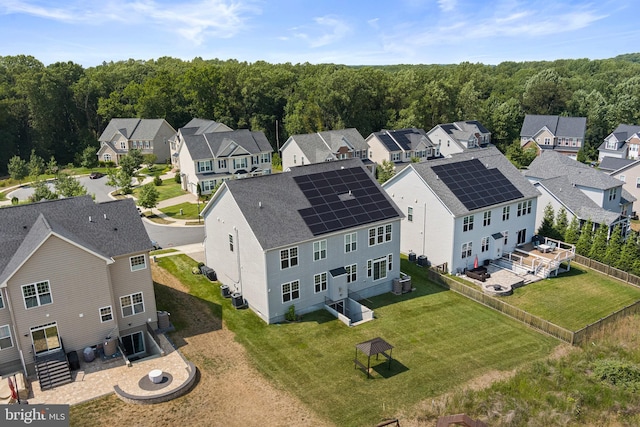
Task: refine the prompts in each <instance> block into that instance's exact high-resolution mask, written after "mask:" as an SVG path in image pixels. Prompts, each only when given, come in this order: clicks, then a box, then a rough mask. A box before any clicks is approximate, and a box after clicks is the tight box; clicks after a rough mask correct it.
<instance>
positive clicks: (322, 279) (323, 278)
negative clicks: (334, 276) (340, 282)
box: [313, 271, 328, 294]
mask: <svg viewBox="0 0 640 427" xmlns="http://www.w3.org/2000/svg"><path fill="white" fill-rule="evenodd" d="M318 279H319V282H318V281H316V280H318ZM318 286H320V290H318ZM327 289H328V279H327V272H326V271H325V272H323V273H318V274H314V275H313V293H314V294H319V293H322V292H326V291H327Z"/></svg>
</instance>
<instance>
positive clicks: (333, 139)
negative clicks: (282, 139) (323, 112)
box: [283, 128, 369, 163]
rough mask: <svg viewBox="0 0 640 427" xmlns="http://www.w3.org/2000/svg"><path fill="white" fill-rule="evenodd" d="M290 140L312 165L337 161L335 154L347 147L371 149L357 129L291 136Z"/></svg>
mask: <svg viewBox="0 0 640 427" xmlns="http://www.w3.org/2000/svg"><path fill="white" fill-rule="evenodd" d="M289 140H293V141H295V142H296V144H297V145H298V147H299V148H300V150H301V151H302V152H303V153H304V155H305V157H306V158H307V159H308V160H309V162H310V163H318V162H324V161H326V160H327V159H335V158H336V157H335V153H337V152H338V150H339V149H340V147H342V146H345V145H348V146H351V147H353V149H354V150H368V149H369V146H368V145H367V143H366V142H365V140H364V138H363V137H362V135H360V132H358V130H357V129H355V128H348V129H339V130H330V131H324V132H316V133H307V134H299V135H291V136H290V137H289ZM289 140H287V143H289ZM345 141H346V142H345ZM283 148H284V146H283Z"/></svg>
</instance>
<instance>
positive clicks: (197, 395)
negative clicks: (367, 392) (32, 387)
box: [71, 264, 330, 427]
mask: <svg viewBox="0 0 640 427" xmlns="http://www.w3.org/2000/svg"><path fill="white" fill-rule="evenodd" d="M152 274H153V280H154V282H156V284H157V286H163V287H165V289H164V290H166V291H167V292H168V293H169V294H170V297H171V299H172V302H173V308H172V312H171V317H172V320H173V319H174V317H175V318H176V320H179V321H180V322H181V324H182V325H184V327H182V328H181V330H180V331H179V332H177V333H174V334H172V335H171V338H172V340H173V341H174V342H175V343H176V344H177V345H178V347H179V349H180V351H181V352H182V353H183V354H184V355H185V356H186V357H187V358H188V359H189V360H191V361H192V362H193V363H195V365H196V366H197V367H198V369H199V370H200V380H199V382H198V383H197V385H196V386H195V388H194V389H193V390H192V391H191V392H190V393H188V394H187V395H185V396H183V397H181V398H179V399H176V400H173V401H171V402H166V403H161V404H157V405H144V406H139V405H128V404H125V403H123V402H121V401H120V400H118V399H117V398H116V397H115V396H109V397H107V398H104V399H99V400H96V401H94V402H92V403H90V404H88V405H85V406H84V407H83V410H82V414H74V413H73V411H72V417H71V421H72V425H94V426H95V425H135V426H174V425H175V426H178V425H179V426H203V425H212V426H213V425H224V426H261V427H262V426H294V425H295V426H328V425H330V424H329V423H327V422H326V421H324V420H321V419H319V418H318V417H317V416H316V415H315V414H313V413H312V412H311V411H310V410H309V409H307V408H306V407H305V406H304V405H303V404H302V402H301V401H300V400H298V399H297V398H296V397H295V396H293V395H291V394H289V393H288V392H286V391H284V390H279V389H277V388H276V387H274V386H273V385H272V384H271V383H270V382H269V381H267V380H266V379H265V378H264V377H263V376H262V375H261V374H260V373H259V372H258V371H257V370H256V369H255V367H254V366H252V364H251V361H250V359H249V357H248V356H247V353H246V351H245V349H244V347H242V345H240V344H239V343H237V342H236V341H235V340H234V334H233V333H232V332H231V331H229V330H228V329H226V327H225V326H224V323H223V322H222V321H221V320H220V319H219V318H217V317H215V316H214V315H213V314H212V313H211V310H210V308H209V307H208V306H207V304H206V303H205V302H204V301H202V300H199V299H198V298H195V297H193V296H192V295H190V294H189V293H188V292H187V289H186V288H185V287H184V286H183V285H182V284H181V283H180V282H179V281H178V280H177V279H176V278H175V277H174V276H172V275H171V274H169V273H167V271H166V270H163V269H161V268H159V267H157V266H155V265H153V264H152ZM76 415H77V416H76Z"/></svg>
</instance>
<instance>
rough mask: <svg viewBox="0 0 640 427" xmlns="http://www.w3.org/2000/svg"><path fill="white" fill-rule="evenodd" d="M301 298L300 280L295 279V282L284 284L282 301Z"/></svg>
mask: <svg viewBox="0 0 640 427" xmlns="http://www.w3.org/2000/svg"><path fill="white" fill-rule="evenodd" d="M298 298H300V282H299V281H298V280H294V281H293V282H289V283H283V284H282V302H283V303H285V302H289V301H293V300H295V299H298Z"/></svg>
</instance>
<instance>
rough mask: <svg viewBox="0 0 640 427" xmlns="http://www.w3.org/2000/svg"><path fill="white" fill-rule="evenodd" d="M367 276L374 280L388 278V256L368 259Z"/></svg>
mask: <svg viewBox="0 0 640 427" xmlns="http://www.w3.org/2000/svg"><path fill="white" fill-rule="evenodd" d="M367 276H368V277H373V280H380V279H386V277H387V257H386V256H385V257H382V258H378V259H374V260H371V259H370V260H368V261H367Z"/></svg>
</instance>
